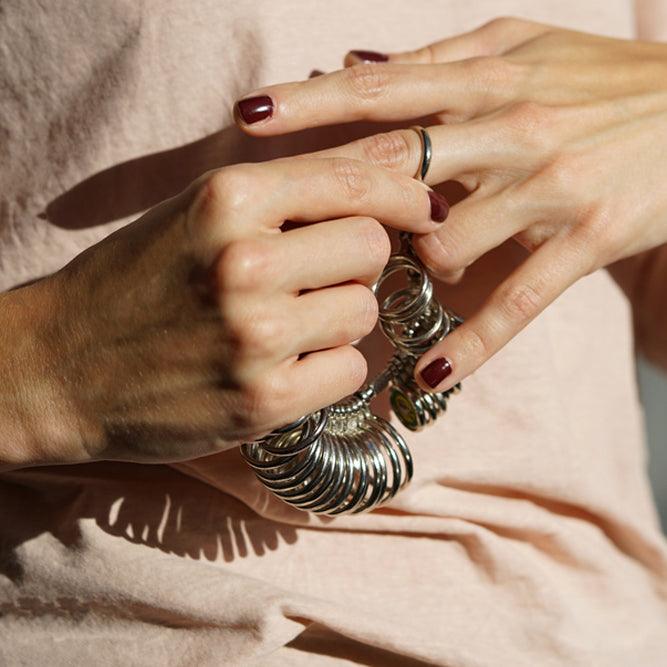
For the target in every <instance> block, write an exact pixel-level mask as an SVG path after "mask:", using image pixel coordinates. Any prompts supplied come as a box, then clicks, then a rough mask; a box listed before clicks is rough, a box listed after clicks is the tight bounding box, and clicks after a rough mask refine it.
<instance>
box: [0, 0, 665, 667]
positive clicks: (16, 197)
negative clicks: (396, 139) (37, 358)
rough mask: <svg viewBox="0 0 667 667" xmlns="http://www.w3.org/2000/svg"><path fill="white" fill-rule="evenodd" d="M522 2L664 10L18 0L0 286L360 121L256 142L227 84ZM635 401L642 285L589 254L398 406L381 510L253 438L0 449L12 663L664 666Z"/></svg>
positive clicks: (0, 212) (546, 13) (606, 18)
mask: <svg viewBox="0 0 667 667" xmlns="http://www.w3.org/2000/svg"><path fill="white" fill-rule="evenodd" d="M508 14H509V15H518V16H524V17H526V18H531V19H536V20H540V21H544V22H548V23H554V24H558V25H562V26H567V27H572V28H576V29H579V30H585V31H589V32H596V33H602V34H608V35H612V36H619V37H628V38H630V37H633V36H634V35H635V30H636V27H637V26H639V28H640V29H642V30H644V31H645V33H646V34H647V36H648V37H651V38H655V39H659V38H665V36H666V34H667V10H665V7H664V3H660V2H659V1H656V2H654V3H651V2H650V0H649V1H647V0H643V1H640V2H639V3H638V4H637V6H636V7H635V6H634V5H633V4H632V3H630V2H628V1H627V0H608V1H607V2H605V3H598V2H595V1H594V0H588V1H586V0H578V1H574V0H558V1H556V0H550V1H545V2H539V3H536V2H530V1H529V0H505V1H502V2H501V1H494V0H477V1H476V2H474V3H472V2H465V3H463V2H456V1H455V0H448V1H447V0H441V1H438V2H434V1H433V0H413V1H412V2H410V3H405V2H402V1H400V0H393V1H391V0H384V1H382V2H380V1H375V0H373V1H368V0H365V1H364V2H352V1H351V0H338V1H337V2H323V1H313V0H310V1H309V2H307V3H306V2H298V1H297V0H281V1H280V2H269V1H268V0H255V1H254V2H240V1H237V2H233V3H232V2H227V1H224V0H222V1H216V0H193V1H190V2H173V1H172V0H163V1H161V2H157V0H144V1H143V2H135V1H130V0H127V1H121V0H116V1H114V2H104V3H102V2H97V3H90V2H83V1H82V0H69V1H68V2H63V3H47V2H38V1H36V0H6V1H5V2H4V3H3V4H2V6H1V7H0V53H1V54H2V60H1V62H2V66H1V67H0V146H1V148H2V156H3V159H2V163H1V165H0V289H3V290H4V289H9V288H11V287H13V286H15V285H17V284H20V283H23V282H25V281H29V280H33V279H35V278H39V277H41V276H45V275H48V274H49V273H51V272H53V271H56V270H57V269H59V268H60V267H61V266H63V265H64V264H65V263H66V262H67V261H69V260H70V259H71V258H73V257H74V256H75V255H76V254H78V253H79V252H81V251H82V250H84V249H85V248H87V247H89V246H90V245H91V244H93V243H95V242H96V241H98V240H100V239H101V238H103V237H104V236H106V235H107V234H108V233H110V232H111V231H112V230H114V229H116V228H118V227H120V226H122V225H125V224H127V223H128V222H131V221H132V220H134V219H136V218H137V217H138V216H139V214H140V213H141V212H142V211H144V210H146V209H147V208H149V207H151V206H152V205H154V204H155V203H157V202H158V201H160V200H162V199H164V198H166V197H168V196H171V195H173V194H175V193H176V192H178V191H179V190H180V189H181V188H182V187H184V186H185V184H187V183H188V182H189V181H190V180H191V179H192V178H194V177H196V176H198V175H199V174H200V173H202V172H203V171H205V170H207V169H210V168H213V167H216V166H222V165H224V164H232V163H235V162H240V161H253V160H263V159H268V158H271V157H275V156H278V155H287V154H293V153H297V152H301V151H303V150H309V149H313V148H316V147H320V146H324V145H334V144H337V143H339V142H341V141H344V140H346V139H348V138H350V137H351V136H359V134H362V133H364V132H367V131H369V130H368V128H366V129H365V130H364V128H360V127H356V128H355V127H350V128H345V127H337V128H328V129H324V130H316V131H312V132H304V133H299V134H298V135H294V136H287V137H281V138H275V139H266V140H258V139H249V138H247V137H243V136H242V135H241V134H240V133H239V132H238V131H237V130H236V129H235V128H234V127H233V121H232V114H231V109H232V105H233V102H234V100H235V99H237V98H238V97H239V96H241V95H244V94H245V93H247V92H249V91H251V90H253V89H255V88H258V87H260V86H262V85H266V84H269V83H274V82H278V81H287V80H301V79H305V78H307V77H308V76H309V75H310V73H311V72H312V71H313V70H322V71H329V70H333V69H337V68H339V67H340V66H341V60H342V56H343V55H344V53H345V52H346V51H347V50H348V49H350V48H372V49H376V50H379V51H388V50H394V51H397V50H405V49H410V48H416V47H418V46H421V45H423V44H426V43H428V42H430V41H434V40H437V39H441V38H444V37H446V36H448V35H453V34H456V33H458V32H461V31H463V30H467V29H471V28H473V27H475V26H476V25H478V24H480V23H482V22H484V21H487V20H489V19H491V18H493V17H494V16H497V15H508ZM649 32H650V34H649ZM355 132H356V135H355ZM522 258H523V254H522V251H520V249H518V248H517V247H515V246H513V245H512V244H505V245H504V246H502V247H501V248H499V249H498V250H497V251H494V252H493V253H490V254H489V255H488V256H486V257H485V258H483V259H482V260H480V261H479V262H478V263H477V264H476V265H475V266H474V267H472V268H471V269H470V270H469V272H468V273H469V275H468V276H467V277H466V279H465V281H464V284H463V285H462V286H461V287H460V288H458V287H456V288H455V287H443V286H439V287H438V294H439V297H440V299H441V300H442V301H443V303H446V304H448V305H452V306H455V307H456V308H457V309H458V310H459V311H460V312H462V313H463V314H467V313H468V312H472V310H473V309H474V307H475V306H476V305H477V304H478V303H479V301H480V300H481V298H482V297H483V295H484V294H485V293H488V290H489V289H490V287H492V286H493V284H496V283H497V281H498V279H499V277H500V276H502V275H506V274H507V273H508V272H509V271H510V270H511V269H512V267H513V266H516V265H517V264H518V262H520V261H521V259H522ZM363 349H364V350H365V352H366V353H367V355H368V357H369V361H370V364H371V367H372V368H373V369H374V371H377V370H378V369H379V368H380V367H381V366H382V364H383V363H384V362H386V359H387V356H388V348H387V346H386V344H383V343H382V341H381V337H380V335H379V334H373V335H372V336H371V337H369V338H367V339H366V340H365V341H363ZM378 411H379V413H380V414H383V415H384V416H387V415H388V409H387V405H386V402H385V403H382V402H381V403H380V404H379V406H378ZM641 417H642V415H641V405H640V403H639V401H638V395H637V387H636V382H635V371H634V352H633V339H632V322H631V311H630V307H629V304H628V303H627V301H626V299H625V297H624V296H623V294H622V292H621V291H620V290H619V288H618V287H617V286H616V284H615V283H614V281H613V280H612V279H611V277H610V276H609V274H608V273H607V272H605V271H598V272H596V273H594V274H592V275H590V276H587V277H586V278H584V279H582V280H580V281H579V282H578V283H577V284H576V285H574V286H573V287H572V288H571V289H569V290H568V291H567V292H566V293H565V294H564V295H562V296H561V297H560V298H559V299H558V300H557V301H556V302H555V303H554V304H553V305H552V306H550V307H549V308H548V309H547V310H546V311H545V312H544V313H543V314H542V315H541V316H540V317H539V318H538V319H537V320H536V321H535V322H533V323H532V324H530V325H529V326H528V327H527V328H526V329H525V330H524V331H523V332H522V333H521V334H520V335H518V336H517V337H516V338H515V339H514V340H513V341H512V342H511V343H510V344H509V345H507V347H506V348H504V349H503V350H502V351H501V352H500V353H499V354H497V355H496V356H495V357H494V358H493V359H491V360H490V361H489V362H488V363H487V364H485V365H484V367H483V368H482V369H480V370H479V371H477V372H476V373H475V374H474V375H473V376H472V377H470V378H468V379H466V380H465V382H464V387H463V391H462V392H461V394H459V395H457V396H455V397H454V398H453V399H452V400H451V402H450V405H449V408H448V410H447V414H446V415H444V416H443V417H442V418H441V419H439V420H438V421H437V422H436V423H435V424H434V425H432V426H431V427H429V428H428V429H427V430H425V431H423V432H420V433H418V434H413V433H407V432H405V430H404V429H402V427H401V426H400V425H399V424H396V426H397V428H399V430H401V432H402V433H403V434H404V435H405V437H406V439H407V440H408V442H409V443H410V447H411V449H412V452H413V455H414V462H415V471H416V472H415V478H414V480H413V482H412V484H411V485H410V486H409V487H408V488H407V489H406V490H405V491H403V492H402V493H401V494H400V495H398V496H397V497H396V498H395V499H394V500H392V501H391V503H389V504H388V505H387V506H386V507H383V508H381V509H378V510H376V511H373V512H371V513H368V514H364V515H360V516H353V517H339V518H336V519H327V518H321V517H313V516H310V515H307V514H305V513H303V512H299V511H297V510H294V509H292V508H290V507H288V506H286V505H284V504H281V503H280V502H278V501H276V500H274V499H273V498H271V497H270V496H269V495H268V494H267V492H266V491H265V490H263V488H262V487H261V486H260V485H259V483H258V482H257V481H256V480H255V479H254V477H253V475H252V473H251V472H250V471H249V469H248V468H247V466H246V465H245V464H244V462H243V461H242V460H241V458H240V455H239V452H238V449H233V450H230V451H228V452H225V453H223V454H220V455H215V456H211V457H206V458H203V459H199V460H196V461H192V462H188V463H184V464H178V465H174V466H161V465H160V466H158V465H156V466H150V465H136V464H129V463H93V464H86V465H78V466H52V467H40V468H32V469H25V470H19V471H13V472H7V473H4V474H2V475H0V547H1V550H0V637H1V638H2V641H0V662H1V663H2V664H6V665H36V664H50V665H80V664H95V665H147V664H156V665H270V666H278V665H290V666H292V665H308V666H314V665H323V666H324V665H383V666H388V667H391V666H393V665H447V666H450V667H451V666H457V667H478V666H482V665H484V666H487V665H493V666H498V665H501V666H505V665H507V666H512V667H516V666H521V665H530V666H531V667H533V666H535V665H540V666H541V667H549V666H564V665H567V666H568V667H573V666H579V665H580V666H586V667H590V666H592V665H595V666H600V665H603V666H618V667H621V666H623V667H626V666H627V665H631V664H632V665H641V666H642V667H657V666H659V665H664V664H666V663H667V545H666V543H665V540H664V538H663V536H662V535H661V532H660V529H659V527H658V522H657V518H656V513H655V510H654V506H653V502H652V499H651V496H650V491H649V487H648V482H647V477H646V472H645V468H646V453H645V450H644V441H643V430H642V428H643V427H642V418H641ZM0 437H1V436H0Z"/></svg>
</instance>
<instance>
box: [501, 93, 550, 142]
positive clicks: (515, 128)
mask: <svg viewBox="0 0 667 667" xmlns="http://www.w3.org/2000/svg"><path fill="white" fill-rule="evenodd" d="M502 122H503V123H504V124H506V126H507V127H508V128H509V132H510V136H511V140H512V143H514V144H518V147H519V148H520V149H521V150H527V151H529V152H530V153H537V154H544V153H548V152H550V151H551V150H552V149H553V147H554V141H553V138H552V137H553V132H552V130H553V114H552V109H551V108H550V107H547V106H545V105H542V104H538V103H537V102H530V101H527V102H518V103H516V104H513V105H511V106H510V108H509V110H508V111H507V112H506V114H505V115H504V118H503V120H502Z"/></svg>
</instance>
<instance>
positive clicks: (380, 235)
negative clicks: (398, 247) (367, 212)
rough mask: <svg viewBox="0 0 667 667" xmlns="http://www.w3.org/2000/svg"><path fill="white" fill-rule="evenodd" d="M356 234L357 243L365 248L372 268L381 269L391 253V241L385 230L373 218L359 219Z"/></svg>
mask: <svg viewBox="0 0 667 667" xmlns="http://www.w3.org/2000/svg"><path fill="white" fill-rule="evenodd" d="M357 234H358V238H357V241H359V242H361V243H362V244H363V245H364V247H365V248H367V250H368V256H369V258H370V259H371V260H372V262H373V263H374V268H377V269H381V268H382V267H383V266H384V265H385V264H386V263H387V260H388V259H389V255H390V253H391V241H390V240H389V234H387V230H386V229H385V228H384V227H383V226H382V225H381V224H380V223H379V222H378V221H377V220H375V219H374V218H361V219H360V224H359V230H358V232H357Z"/></svg>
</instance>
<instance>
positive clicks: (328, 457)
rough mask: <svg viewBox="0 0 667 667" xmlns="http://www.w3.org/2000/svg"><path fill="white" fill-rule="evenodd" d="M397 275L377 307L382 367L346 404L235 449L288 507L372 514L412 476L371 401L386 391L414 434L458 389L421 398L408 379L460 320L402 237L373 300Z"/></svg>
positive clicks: (398, 439) (396, 437) (401, 443)
mask: <svg viewBox="0 0 667 667" xmlns="http://www.w3.org/2000/svg"><path fill="white" fill-rule="evenodd" d="M399 273H403V274H405V276H406V286H405V287H402V288H400V289H397V290H396V291H394V292H392V293H391V294H389V295H388V296H387V297H386V298H384V299H382V300H381V301H380V307H379V320H380V326H381V328H382V331H383V332H384V334H385V335H386V336H387V338H388V339H389V340H390V341H391V343H392V344H393V346H394V347H395V348H396V351H395V353H394V355H393V357H392V358H391V360H390V361H389V363H388V365H387V368H386V369H385V370H384V371H383V372H382V373H380V374H379V375H378V376H377V377H376V378H375V379H374V380H373V381H372V382H370V383H369V384H367V385H366V386H365V387H364V388H362V389H360V390H359V391H358V392H356V393H355V394H352V395H351V396H348V397H347V398H345V399H344V400H342V401H340V402H338V403H336V404H334V405H330V406H329V407H326V408H323V409H322V410H319V411H318V412H315V413H312V414H310V415H305V416H303V417H301V418H300V419H298V420H296V421H295V422H292V423H291V424H288V425H287V426H284V427H282V428H279V429H277V430H275V431H272V432H271V433H269V434H268V435H266V436H264V437H262V438H260V439H259V440H256V441H255V442H251V443H246V444H243V445H242V446H241V454H242V456H243V458H244V459H245V460H246V462H247V463H248V464H249V465H250V466H251V467H252V468H253V470H254V471H255V474H256V476H257V478H258V479H259V480H260V482H261V483H262V484H263V485H264V486H265V487H266V488H267V489H269V490H270V491H271V492H272V493H273V494H275V495H276V496H277V497H278V498H280V499H281V500H283V501H285V502H286V503H288V504H290V505H292V506H293V507H296V508H298V509H301V510H305V511H308V512H314V513H317V514H325V515H330V516H335V515H338V514H343V513H359V512H364V511H367V510H371V509H374V508H377V507H379V506H380V505H382V504H383V503H385V502H387V501H388V500H390V499H391V498H393V497H394V496H395V495H396V493H397V492H398V491H399V490H400V489H401V488H403V487H404V486H406V485H407V484H408V482H409V481H410V479H411V478H412V473H413V462H412V455H411V453H410V449H409V448H408V445H407V443H406V442H405V439H404V438H403V437H402V436H401V434H400V433H399V432H398V431H397V430H396V429H395V428H394V427H393V426H392V425H391V424H390V423H389V422H388V421H387V420H385V419H383V418H382V417H379V416H377V415H374V414H373V413H372V412H371V409H370V403H371V401H372V399H373V398H375V397H376V396H377V395H378V394H380V393H381V392H383V391H384V390H385V389H389V392H390V394H389V398H390V403H391V407H392V411H393V412H394V414H395V415H396V417H397V418H398V419H399V420H400V421H401V423H402V424H403V425H404V426H406V427H407V428H408V429H410V430H412V431H418V430H420V429H421V428H423V427H424V426H427V425H428V424H430V423H432V422H433V421H434V420H435V419H437V418H438V416H440V415H441V414H442V413H443V412H444V411H445V410H446V408H447V400H448V399H449V397H450V395H451V394H453V393H456V392H458V391H459V390H460V388H461V385H460V383H459V384H457V385H455V386H454V387H452V388H451V389H449V390H447V391H445V392H438V393H427V392H425V391H423V390H422V389H421V388H420V387H419V386H418V385H417V383H416V382H415V381H414V379H413V373H414V368H415V364H416V362H417V359H419V357H421V355H422V354H423V353H424V352H426V351H427V350H428V349H429V348H431V347H432V346H433V345H434V344H435V343H437V342H438V341H440V340H442V339H443V338H444V337H445V336H447V335H448V334H449V333H450V332H451V331H453V330H454V329H455V328H456V327H457V326H458V325H459V324H461V323H462V319H461V318H460V317H458V316H457V315H455V314H454V313H453V312H451V311H449V310H447V309H445V308H443V306H441V305H440V303H438V301H437V299H436V298H435V296H434V295H433V285H432V283H431V280H430V279H429V277H428V274H427V272H426V269H425V268H424V266H423V264H422V263H421V261H420V260H419V258H418V257H417V256H416V254H415V252H414V250H413V249H412V245H411V244H410V236H409V234H405V233H404V234H402V235H401V247H400V249H399V250H398V252H396V253H394V254H392V255H391V257H390V258H389V262H388V263H387V266H386V267H385V269H384V271H383V272H382V275H381V276H380V278H379V280H378V281H377V283H376V284H375V285H374V287H373V291H374V292H375V295H376V297H378V300H380V299H379V292H380V288H381V287H382V285H383V283H384V282H385V281H386V280H387V278H389V277H390V276H392V275H395V274H399Z"/></svg>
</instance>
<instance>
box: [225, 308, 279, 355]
mask: <svg viewBox="0 0 667 667" xmlns="http://www.w3.org/2000/svg"><path fill="white" fill-rule="evenodd" d="M225 310H226V312H225V313H224V315H223V318H224V328H225V336H224V337H225V341H226V343H227V345H228V346H229V348H228V349H230V351H231V357H232V358H233V359H234V361H235V363H236V364H241V365H242V364H243V362H244V361H247V360H248V359H266V358H274V357H277V356H278V355H279V354H280V352H281V348H282V347H283V342H284V340H285V334H286V326H285V324H284V323H283V322H282V321H281V320H280V319H279V318H278V317H274V316H265V315H263V316H262V317H257V316H256V315H255V314H252V313H247V312H243V311H242V309H241V308H236V309H232V308H225Z"/></svg>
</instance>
